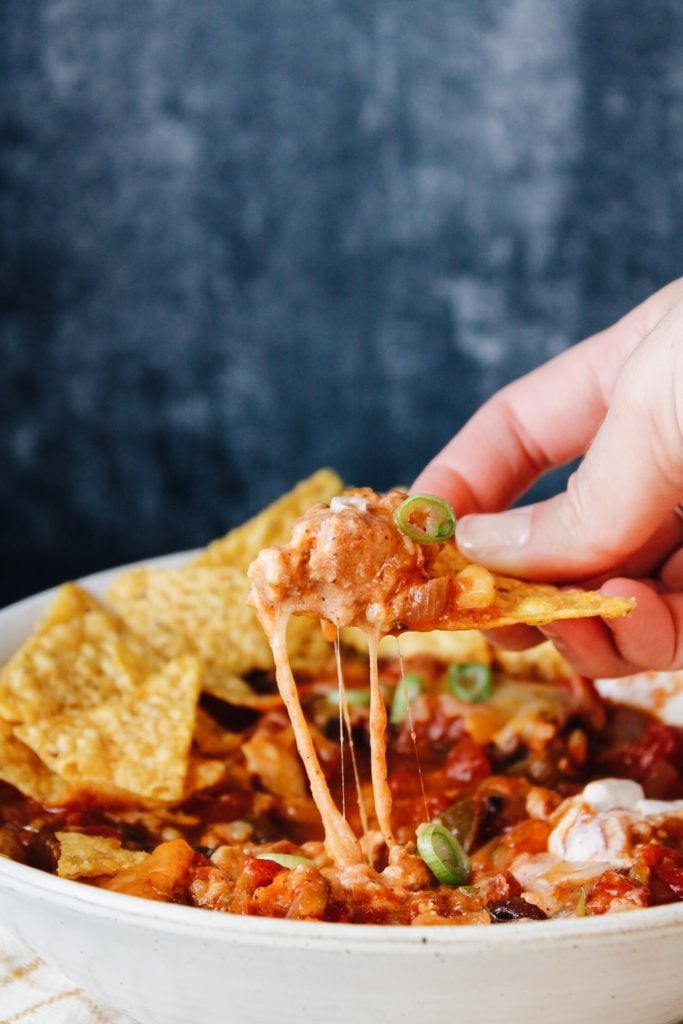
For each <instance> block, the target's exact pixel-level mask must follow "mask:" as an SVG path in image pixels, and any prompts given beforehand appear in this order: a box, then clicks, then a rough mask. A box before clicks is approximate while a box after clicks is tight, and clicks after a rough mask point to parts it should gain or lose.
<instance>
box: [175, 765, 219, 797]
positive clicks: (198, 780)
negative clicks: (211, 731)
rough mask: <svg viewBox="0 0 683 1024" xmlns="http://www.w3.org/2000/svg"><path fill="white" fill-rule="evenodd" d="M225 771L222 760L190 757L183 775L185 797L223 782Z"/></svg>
mask: <svg viewBox="0 0 683 1024" xmlns="http://www.w3.org/2000/svg"><path fill="white" fill-rule="evenodd" d="M226 772H227V768H226V764H225V762H224V761H218V760H216V759H215V758H214V759H211V758H202V757H194V756H193V757H190V763H189V765H188V769H187V775H186V777H185V798H187V797H190V796H192V794H193V793H197V792H199V791H200V790H202V789H210V787H211V786H217V785H218V783H219V782H223V780H224V779H225V776H226Z"/></svg>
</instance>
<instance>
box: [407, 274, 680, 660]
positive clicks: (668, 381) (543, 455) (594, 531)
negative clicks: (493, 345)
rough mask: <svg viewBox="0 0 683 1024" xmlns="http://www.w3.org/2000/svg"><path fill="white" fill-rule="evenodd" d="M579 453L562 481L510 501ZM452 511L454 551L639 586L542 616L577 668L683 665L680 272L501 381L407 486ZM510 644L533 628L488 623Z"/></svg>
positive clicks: (540, 573)
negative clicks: (598, 610)
mask: <svg viewBox="0 0 683 1024" xmlns="http://www.w3.org/2000/svg"><path fill="white" fill-rule="evenodd" d="M582 455H583V456H584V458H583V460H582V462H581V464H580V466H579V468H578V470H577V471H576V472H575V473H574V474H573V475H572V476H571V478H570V480H569V482H568V485H567V489H566V491H565V492H564V493H562V494H559V495H556V496H555V497H553V498H550V499H549V500H548V501H543V502H539V503H537V504H535V505H528V506H526V507H523V508H519V509H512V510H509V511H501V510H504V509H507V508H508V506H509V505H510V504H511V502H513V501H514V500H515V499H516V498H517V497H518V496H519V495H520V494H522V493H523V492H524V491H525V490H527V488H528V487H529V486H530V485H531V484H532V483H533V482H534V481H535V480H536V479H538V477H540V476H541V475H542V474H543V473H545V472H547V471H548V470H550V469H552V468H553V467H556V466H561V465H563V464H566V463H567V462H570V461H571V460H572V459H575V458H577V457H578V456H582ZM413 489H414V490H415V491H422V492H429V493H433V494H438V495H440V496H441V497H443V498H446V499H447V500H448V501H450V502H451V504H452V505H453V507H454V509H455V511H456V514H457V515H458V516H459V517H461V518H459V521H458V526H457V533H456V536H457V541H458V544H459V546H460V548H461V550H462V552H463V553H464V554H465V555H467V556H468V557H469V558H471V559H472V560H474V561H478V562H481V563H482V564H484V565H486V566H488V567H489V568H491V569H495V570H497V571H499V572H503V573H508V574H511V575H519V576H521V577H523V578H528V579H546V580H552V581H554V582H558V581H566V582H568V581H571V582H573V583H576V582H578V581H581V582H584V583H588V582H589V581H590V583H591V585H592V586H595V585H601V587H600V589H601V590H602V592H603V593H605V594H611V595H623V596H631V597H634V598H636V601H637V607H636V609H635V611H634V612H632V614H631V615H630V616H628V618H625V619H614V620H612V621H610V622H609V623H607V622H603V621H602V620H599V619H598V620H595V619H590V620H583V621H581V622H565V623H554V624H552V625H549V626H547V627H543V630H542V633H543V634H544V635H545V636H547V637H550V638H551V639H552V640H553V641H554V642H555V644H556V646H557V647H558V648H559V649H560V650H561V651H562V653H563V654H564V655H565V656H566V657H567V658H568V660H569V661H571V662H572V664H573V665H574V667H575V668H576V669H577V670H578V671H579V672H582V673H583V674H585V675H588V676H592V677H596V676H617V675H624V674H628V673H631V672H635V671H639V670H641V669H643V668H653V669H660V670H666V669H672V668H679V667H682V666H683V547H682V545H683V518H682V517H681V515H680V514H679V513H678V512H677V511H676V509H677V507H678V505H679V503H680V502H681V501H682V500H683V278H681V279H679V280H678V281H675V282H673V283H672V284H670V285H668V286H667V287H666V288H663V289H662V290H661V291H659V292H657V293H656V294H655V295H653V296H651V298H649V299H648V300H647V301H646V302H644V303H643V304H642V305H640V306H638V307H637V308H636V309H634V310H632V311H631V312H630V313H629V314H628V315H627V316H625V317H624V318H623V319H622V320H620V321H619V322H618V323H616V324H615V325H613V326H612V327H610V328H609V329H607V330H605V331H603V332H601V333H600V334H597V335H594V336H593V337H592V338H589V339H588V340H587V341H584V342H582V343H581V344H580V345H576V346H574V347H573V348H571V349H569V350H567V351H566V352H563V353H562V354H561V355H559V356H557V357H556V358H555V359H553V360H551V361H550V362H548V363H546V364H545V365H544V366H541V367H540V368H539V369H537V370H535V371H533V372H532V373H530V374H528V375H527V376H525V377H522V378H520V379H519V380H517V381H515V382H514V383H512V384H510V385H508V386H507V387H506V388H503V389H502V390H501V391H500V392H498V394H496V395H495V396H494V397H493V398H491V399H490V400H489V401H488V402H486V403H485V405H483V406H482V408H481V409H480V410H479V411H478V412H477V413H475V415H474V416H473V417H472V419H471V420H469V422H468V423H467V424H466V425H465V426H464V427H463V429H462V430H461V431H460V432H459V433H458V434H457V435H456V436H455V437H454V438H453V439H452V440H451V441H450V442H449V443H448V444H447V445H446V447H445V448H444V449H443V450H442V451H441V452H440V453H439V454H438V455H437V456H436V457H435V458H434V459H433V460H432V461H431V462H430V463H429V465H428V466H427V467H426V468H425V469H424V470H423V472H422V473H421V474H420V476H419V477H418V479H417V480H416V481H415V484H414V485H413ZM497 632H498V636H497V637H495V638H494V640H495V642H497V643H501V644H503V645H505V646H510V647H515V648H521V647H528V646H531V645H532V644H534V643H538V642H539V641H540V640H542V639H543V636H542V635H541V634H540V633H539V632H538V631H537V630H532V629H528V628H526V627H518V628H515V629H513V630H499V631H497Z"/></svg>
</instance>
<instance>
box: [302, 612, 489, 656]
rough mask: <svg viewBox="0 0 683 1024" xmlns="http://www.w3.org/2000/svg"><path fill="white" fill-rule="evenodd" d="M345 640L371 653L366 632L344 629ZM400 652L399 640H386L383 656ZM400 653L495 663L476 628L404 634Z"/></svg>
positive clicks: (352, 628)
mask: <svg viewBox="0 0 683 1024" xmlns="http://www.w3.org/2000/svg"><path fill="white" fill-rule="evenodd" d="M295 621H299V620H295ZM300 621H306V620H305V619H303V620H300ZM341 639H342V643H343V644H344V645H345V646H346V647H352V648H353V649H354V650H355V651H359V652H360V653H361V654H366V653H367V650H368V638H367V634H366V633H364V632H363V631H362V630H360V629H356V628H355V627H354V626H350V627H347V628H346V629H342V631H341ZM398 653H399V649H398V647H397V645H396V637H393V636H385V637H383V638H382V640H381V641H380V644H379V655H380V657H381V658H396V657H397V656H398ZM400 654H401V657H402V658H412V657H413V656H414V655H416V654H429V655H431V656H432V657H433V658H438V659H439V660H440V661H447V662H452V663H454V664H466V663H469V662H474V661H476V662H479V663H482V664H484V665H489V664H490V663H491V647H490V644H489V643H488V642H487V641H486V638H485V637H483V636H482V635H481V633H480V632H478V631H477V630H475V629H463V630H457V631H454V632H452V633H449V632H446V631H445V630H433V631H432V632H431V633H402V634H401V640H400Z"/></svg>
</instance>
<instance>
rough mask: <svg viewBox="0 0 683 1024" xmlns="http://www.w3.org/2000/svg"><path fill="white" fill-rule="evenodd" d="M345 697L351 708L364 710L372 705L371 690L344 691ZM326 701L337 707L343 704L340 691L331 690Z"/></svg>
mask: <svg viewBox="0 0 683 1024" xmlns="http://www.w3.org/2000/svg"><path fill="white" fill-rule="evenodd" d="M344 696H345V697H346V703H347V704H348V706H349V707H350V708H364V707H367V706H368V704H369V703H370V691H369V690H344ZM325 699H326V700H327V702H328V704H334V705H335V706H336V707H339V705H340V704H341V696H340V693H339V690H329V691H328V692H327V693H326V694H325Z"/></svg>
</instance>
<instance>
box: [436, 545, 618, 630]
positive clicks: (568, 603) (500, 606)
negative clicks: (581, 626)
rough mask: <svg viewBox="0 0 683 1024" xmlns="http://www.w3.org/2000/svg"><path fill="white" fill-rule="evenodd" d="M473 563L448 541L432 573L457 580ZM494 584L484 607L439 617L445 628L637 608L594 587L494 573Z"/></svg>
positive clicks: (611, 614) (608, 614)
mask: <svg viewBox="0 0 683 1024" xmlns="http://www.w3.org/2000/svg"><path fill="white" fill-rule="evenodd" d="M468 565H470V563H469V562H468V561H467V559H466V558H464V557H463V556H462V555H461V554H460V552H459V551H458V549H457V547H456V546H455V544H447V545H445V546H444V548H443V549H442V550H441V551H440V552H439V555H438V557H437V558H436V560H435V562H434V564H433V566H432V568H431V570H430V575H431V576H432V577H434V578H436V577H439V576H447V577H450V578H452V579H454V580H455V578H456V577H457V575H458V573H459V572H461V571H462V570H463V569H464V568H466V567H467V566H468ZM491 575H492V576H493V580H494V584H495V598H494V601H493V603H492V604H490V605H487V606H486V607H485V608H462V607H460V608H459V607H457V605H456V607H455V608H452V609H450V610H449V611H448V612H447V613H445V614H444V615H443V616H442V617H441V618H440V619H439V626H440V627H441V628H443V629H448V630H455V629H496V628H498V627H500V626H513V625H516V624H518V623H524V624H526V625H529V626H542V625H543V624H544V623H546V622H555V621H557V620H558V619H583V618H587V617H590V616H594V615H600V616H602V617H603V618H606V619H611V618H619V617H620V616H622V615H628V613H629V612H630V611H631V610H632V609H633V608H634V607H635V601H634V600H633V599H632V598H630V597H604V596H603V595H602V594H600V593H597V592H596V591H591V590H563V589H562V590H561V589H560V588H559V587H554V586H551V585H550V584H545V583H527V582H525V581H523V580H516V579H512V578H510V577H509V576H499V575H497V574H496V573H492V574H491Z"/></svg>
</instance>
